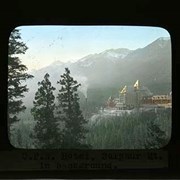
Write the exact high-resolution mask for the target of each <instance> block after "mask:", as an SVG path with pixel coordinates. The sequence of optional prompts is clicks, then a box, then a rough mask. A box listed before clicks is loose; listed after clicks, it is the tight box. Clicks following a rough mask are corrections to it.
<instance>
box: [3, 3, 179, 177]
mask: <svg viewBox="0 0 180 180" xmlns="http://www.w3.org/2000/svg"><path fill="white" fill-rule="evenodd" d="M5 3H6V4H3V5H2V6H1V11H0V15H1V19H2V21H1V28H0V59H1V60H0V82H1V84H0V95H1V100H0V110H1V116H0V119H1V120H0V153H1V151H7V152H8V151H14V150H15V148H14V147H12V146H11V145H10V143H9V140H8V135H7V122H6V119H7V54H8V39H9V34H10V32H11V31H12V29H14V28H15V27H17V26H20V25H143V26H158V27H162V28H165V29H166V30H168V32H169V33H170V35H171V42H172V89H173V90H172V93H173V105H172V106H173V109H172V111H173V112H172V114H173V121H172V122H173V124H172V136H171V141H170V142H169V144H168V145H167V146H166V147H164V148H163V149H164V150H166V151H167V152H168V158H169V168H167V169H146V170H145V169H138V170H137V169H126V170H113V171H111V170H106V171H86V170H84V171H63V172H62V171H51V172H49V171H43V172H41V171H32V172H25V171H20V172H9V171H6V172H0V178H61V179H64V178H71V179H73V178H79V179H81V178H86V179H87V178H90V179H98V178H101V179H117V178H118V179H121V178H124V179H129V178H130V179H137V178H138V179H142V178H143V179H145V178H148V179H153V178H156V179H170V178H180V171H179V170H180V131H179V127H180V126H179V121H178V102H179V94H180V93H178V92H180V91H179V90H180V89H179V87H178V77H179V76H178V72H179V65H180V53H179V49H180V21H178V17H179V15H180V13H179V9H178V8H177V7H178V5H176V4H173V2H170V1H167V2H162V3H161V2H159V4H158V3H157V2H152V1H150V0H144V1H143V0H136V1H134V2H129V1H126V2H124V1H123V2H122V1H120V2H116V3H115V2H110V1H102V2H99V4H98V3H97V2H96V3H92V2H89V1H87V2H86V1H84V2H81V3H77V1H72V2H71V1H66V2H59V3H57V2H53V1H52V2H48V1H46V2H41V1H37V2H33V1H31V2H30V3H29V2H25V1H22V0H19V1H12V2H8V1H7V2H5ZM176 6H177V7H176ZM20 151H21V150H20ZM92 153H93V152H92ZM0 163H3V162H0Z"/></svg>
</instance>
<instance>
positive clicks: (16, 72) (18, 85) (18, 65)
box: [8, 29, 33, 129]
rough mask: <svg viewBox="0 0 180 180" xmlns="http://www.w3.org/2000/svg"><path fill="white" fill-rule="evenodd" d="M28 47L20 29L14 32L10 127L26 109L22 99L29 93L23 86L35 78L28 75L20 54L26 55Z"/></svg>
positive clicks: (11, 48)
mask: <svg viewBox="0 0 180 180" xmlns="http://www.w3.org/2000/svg"><path fill="white" fill-rule="evenodd" d="M26 50H27V46H26V45H25V44H24V43H23V42H22V41H21V37H20V32H19V30H18V29H15V30H13V31H12V33H11V35H10V38H9V53H8V127H9V129H10V125H11V124H12V123H14V122H16V121H18V120H19V119H18V118H17V115H18V113H19V112H21V111H23V110H25V109H26V107H25V106H24V105H23V102H22V98H23V97H24V94H23V93H25V92H27V91H28V88H27V85H22V83H23V82H25V81H26V80H27V79H29V78H32V77H33V76H32V75H30V74H28V73H26V71H27V67H26V66H25V65H23V64H22V62H21V60H20V59H19V57H18V55H19V54H25V52H26Z"/></svg>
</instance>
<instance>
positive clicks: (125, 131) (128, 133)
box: [86, 110, 171, 149]
mask: <svg viewBox="0 0 180 180" xmlns="http://www.w3.org/2000/svg"><path fill="white" fill-rule="evenodd" d="M164 117H166V118H164ZM170 131H171V116H170V113H169V111H168V110H162V111H159V112H157V113H155V112H142V113H133V114H124V115H122V116H101V115H97V117H95V118H94V119H92V118H91V121H90V122H89V133H88V134H87V138H86V140H87V143H89V144H91V145H92V148H93V149H146V148H148V149H150V148H160V147H163V146H164V145H166V144H167V143H168V140H169V138H170Z"/></svg>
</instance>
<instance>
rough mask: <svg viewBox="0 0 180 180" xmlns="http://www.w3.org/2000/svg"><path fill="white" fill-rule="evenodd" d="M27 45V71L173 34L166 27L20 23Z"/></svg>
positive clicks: (137, 46)
mask: <svg viewBox="0 0 180 180" xmlns="http://www.w3.org/2000/svg"><path fill="white" fill-rule="evenodd" d="M16 29H19V30H20V33H21V38H22V41H23V42H24V43H25V44H26V46H27V47H28V50H27V51H26V53H25V54H23V55H20V56H19V57H20V59H21V61H22V63H23V64H25V65H26V66H27V68H28V71H31V70H33V69H35V70H37V69H40V68H43V67H45V66H48V65H50V64H52V63H53V62H54V61H61V62H68V61H72V62H75V61H77V60H78V59H80V58H83V57H84V56H87V55H89V54H94V53H100V52H102V51H104V50H107V49H117V48H128V49H130V50H135V49H138V48H143V47H145V46H147V45H148V44H150V43H151V42H153V41H155V40H156V39H157V38H159V37H170V35H169V33H168V31H167V30H165V29H163V28H160V27H150V26H146V27H145V26H144V27H143V26H19V27H17V28H16Z"/></svg>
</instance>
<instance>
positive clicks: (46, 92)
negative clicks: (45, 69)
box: [31, 73, 61, 149]
mask: <svg viewBox="0 0 180 180" xmlns="http://www.w3.org/2000/svg"><path fill="white" fill-rule="evenodd" d="M38 85H39V86H40V87H39V88H38V91H37V92H36V94H35V100H34V101H33V104H34V107H33V108H32V109H31V113H32V115H33V117H34V119H35V121H37V123H36V125H35V127H34V132H35V135H34V136H35V137H34V138H35V147H36V148H42V149H51V148H58V147H59V146H60V141H61V137H60V133H59V132H58V122H57V119H56V118H55V116H54V110H55V103H54V99H55V97H54V95H53V91H54V90H55V88H54V87H53V86H52V85H51V82H50V81H49V74H48V73H46V74H45V76H44V80H43V81H41V82H38Z"/></svg>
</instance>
